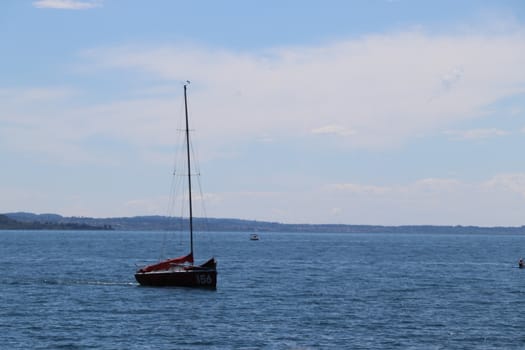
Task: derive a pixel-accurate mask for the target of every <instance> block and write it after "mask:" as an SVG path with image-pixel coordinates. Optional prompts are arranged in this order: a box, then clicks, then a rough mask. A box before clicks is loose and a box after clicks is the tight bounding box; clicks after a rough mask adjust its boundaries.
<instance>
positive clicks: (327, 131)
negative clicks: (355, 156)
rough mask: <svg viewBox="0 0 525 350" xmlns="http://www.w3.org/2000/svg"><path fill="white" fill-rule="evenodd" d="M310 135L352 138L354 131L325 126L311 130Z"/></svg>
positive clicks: (338, 126) (341, 127) (340, 127)
mask: <svg viewBox="0 0 525 350" xmlns="http://www.w3.org/2000/svg"><path fill="white" fill-rule="evenodd" d="M312 134H319V135H337V136H352V135H355V134H356V131H355V130H351V129H347V128H345V127H344V126H340V125H326V126H323V127H320V128H317V129H313V130H312Z"/></svg>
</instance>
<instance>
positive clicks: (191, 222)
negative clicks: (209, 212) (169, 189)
mask: <svg viewBox="0 0 525 350" xmlns="http://www.w3.org/2000/svg"><path fill="white" fill-rule="evenodd" d="M184 111H185V113H186V153H187V156H188V193H189V204H190V253H191V255H193V208H192V203H191V160H190V127H189V122H188V98H187V97H186V84H184Z"/></svg>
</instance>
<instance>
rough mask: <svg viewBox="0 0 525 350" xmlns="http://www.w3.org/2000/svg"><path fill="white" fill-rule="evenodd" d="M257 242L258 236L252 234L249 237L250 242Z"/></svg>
mask: <svg viewBox="0 0 525 350" xmlns="http://www.w3.org/2000/svg"><path fill="white" fill-rule="evenodd" d="M258 240H259V235H258V234H256V233H252V234H251V235H250V241H258Z"/></svg>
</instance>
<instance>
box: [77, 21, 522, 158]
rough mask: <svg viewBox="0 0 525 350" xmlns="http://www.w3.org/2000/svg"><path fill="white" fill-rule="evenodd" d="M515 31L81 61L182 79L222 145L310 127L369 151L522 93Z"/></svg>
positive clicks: (109, 51)
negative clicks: (191, 83)
mask: <svg viewBox="0 0 525 350" xmlns="http://www.w3.org/2000/svg"><path fill="white" fill-rule="evenodd" d="M524 33H525V32H524V30H523V29H522V28H519V29H515V30H514V31H512V32H510V33H505V34H498V35H488V34H487V35H483V34H478V35H474V34H464V35H449V36H446V35H441V36H436V35H427V34H425V33H422V32H403V33H394V34H383V35H370V36H365V37H362V38H357V39H351V40H341V41H338V42H332V43H329V44H324V45H319V46H316V47H288V48H275V49H270V50H267V51H263V52H234V51H227V50H213V49H207V48H202V47H195V46H187V45H186V46H185V45H178V46H177V45H174V46H163V47H138V46H127V47H116V48H99V49H93V50H89V51H86V52H85V53H84V57H85V58H86V59H87V60H88V61H87V62H86V64H88V65H89V64H94V65H95V66H96V67H97V68H99V69H100V68H104V69H106V70H113V69H116V68H120V69H127V70H132V71H133V70H134V71H138V72H145V73H147V74H148V75H149V76H150V77H151V76H156V77H157V78H159V79H161V80H167V81H182V80H185V79H187V78H189V79H191V80H192V81H193V82H194V85H193V86H192V87H191V89H192V90H191V91H190V99H191V104H192V111H193V113H194V115H197V116H199V117H198V118H200V120H201V121H200V123H201V124H200V125H198V127H199V129H200V130H204V131H208V132H209V133H211V134H215V135H219V134H222V136H221V137H223V139H229V140H231V139H232V138H235V137H239V135H243V137H253V138H256V137H257V135H260V134H261V133H264V134H267V135H275V134H288V135H289V134H291V133H293V134H297V135H299V134H300V135H308V134H311V133H312V131H313V132H314V133H332V134H339V135H341V134H343V135H346V136H348V135H352V137H344V138H341V139H340V142H342V143H345V144H346V145H347V146H348V147H359V148H372V149H373V148H375V149H378V148H389V147H392V146H395V145H399V144H402V143H404V142H406V141H407V140H410V139H411V138H412V137H414V136H415V135H420V134H422V133H426V132H433V131H435V130H438V129H440V128H444V127H447V126H449V125H453V124H454V123H456V122H458V121H461V120H465V119H471V118H476V117H480V116H485V114H486V113H487V112H488V107H487V106H489V105H490V104H492V103H494V102H496V101H498V100H500V99H502V98H505V97H508V96H511V95H516V94H522V93H525V89H524V88H523V86H524V85H523V84H524V82H525V71H524V70H523V69H522V62H525V36H524ZM196 120H198V119H196ZM197 123H199V121H197ZM320 125H321V126H322V127H320ZM356 131H358V132H356Z"/></svg>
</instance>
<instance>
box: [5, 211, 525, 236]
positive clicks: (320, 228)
mask: <svg viewBox="0 0 525 350" xmlns="http://www.w3.org/2000/svg"><path fill="white" fill-rule="evenodd" d="M186 225H187V219H181V218H170V217H166V216H158V215H154V216H134V217H115V218H90V217H74V216H73V217H64V216H61V215H58V214H34V213H26V212H16V213H5V214H0V229H4V230H6V229H10V230H12V229H24V230H44V229H50V230H124V231H165V230H178V229H182V228H183V227H185V226H186ZM194 228H195V230H204V231H217V232H305V233H306V232H324V233H421V232H425V233H492V234H502V233H519V234H521V233H523V234H525V226H511V227H499V226H495V227H483V226H460V225H457V226H446V225H444V226H437V225H401V226H382V225H343V224H282V223H278V222H266V221H257V220H242V219H228V218H223V219H220V218H208V219H203V218H194Z"/></svg>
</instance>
